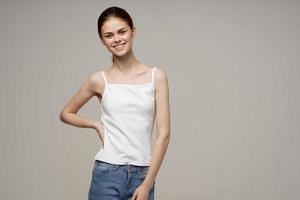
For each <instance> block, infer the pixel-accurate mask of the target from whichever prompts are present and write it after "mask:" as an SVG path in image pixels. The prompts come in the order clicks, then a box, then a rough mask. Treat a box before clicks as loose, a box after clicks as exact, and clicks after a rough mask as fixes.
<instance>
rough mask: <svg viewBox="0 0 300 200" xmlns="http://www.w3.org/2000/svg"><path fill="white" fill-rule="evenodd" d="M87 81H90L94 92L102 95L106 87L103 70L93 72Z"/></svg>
mask: <svg viewBox="0 0 300 200" xmlns="http://www.w3.org/2000/svg"><path fill="white" fill-rule="evenodd" d="M87 82H89V85H90V87H91V89H92V90H93V92H94V93H96V94H97V95H100V96H102V93H103V89H104V79H103V76H102V74H101V71H96V72H93V73H91V74H90V75H89V76H88V78H87Z"/></svg>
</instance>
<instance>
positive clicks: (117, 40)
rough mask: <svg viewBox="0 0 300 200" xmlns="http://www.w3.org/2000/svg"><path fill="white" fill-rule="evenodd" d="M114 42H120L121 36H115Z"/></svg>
mask: <svg viewBox="0 0 300 200" xmlns="http://www.w3.org/2000/svg"><path fill="white" fill-rule="evenodd" d="M114 41H115V42H116V43H117V42H119V41H120V36H119V35H118V34H116V35H115V37H114Z"/></svg>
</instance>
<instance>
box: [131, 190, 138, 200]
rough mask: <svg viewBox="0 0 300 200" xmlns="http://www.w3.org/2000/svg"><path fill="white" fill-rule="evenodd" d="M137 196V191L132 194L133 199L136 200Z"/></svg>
mask: <svg viewBox="0 0 300 200" xmlns="http://www.w3.org/2000/svg"><path fill="white" fill-rule="evenodd" d="M136 197H137V192H136V191H135V192H134V193H133V195H132V198H131V200H136Z"/></svg>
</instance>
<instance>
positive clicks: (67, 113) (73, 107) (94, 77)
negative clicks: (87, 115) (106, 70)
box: [59, 72, 102, 140]
mask: <svg viewBox="0 0 300 200" xmlns="http://www.w3.org/2000/svg"><path fill="white" fill-rule="evenodd" d="M97 73H98V72H96V73H94V74H91V75H90V76H89V77H88V78H87V79H86V80H85V82H84V83H83V84H82V85H81V87H80V89H79V91H78V92H77V93H76V94H75V95H74V96H73V97H72V98H71V100H70V101H69V102H68V103H67V104H66V105H65V106H64V108H63V109H62V111H61V112H60V115H59V117H60V120H61V121H62V122H64V123H66V124H70V125H73V126H76V127H81V128H95V129H96V128H97V127H99V124H98V123H99V122H97V121H93V120H89V119H84V118H81V117H79V116H78V115H77V112H78V111H79V109H80V108H81V107H82V106H83V105H85V104H86V103H87V102H88V100H90V99H91V98H92V97H93V96H97V95H99V92H98V91H97V87H99V85H100V81H99V78H98V77H99V74H97ZM100 139H101V140H102V138H101V136H100Z"/></svg>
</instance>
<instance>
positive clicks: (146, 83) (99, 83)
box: [60, 7, 170, 200]
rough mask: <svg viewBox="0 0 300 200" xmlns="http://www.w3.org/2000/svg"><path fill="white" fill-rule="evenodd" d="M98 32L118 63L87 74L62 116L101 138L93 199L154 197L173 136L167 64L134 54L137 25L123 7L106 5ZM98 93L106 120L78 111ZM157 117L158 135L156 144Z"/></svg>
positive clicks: (91, 198)
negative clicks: (144, 60) (147, 61)
mask: <svg viewBox="0 0 300 200" xmlns="http://www.w3.org/2000/svg"><path fill="white" fill-rule="evenodd" d="M98 33H99V37H100V40H101V43H102V44H103V45H104V46H105V47H106V48H107V49H108V50H109V51H110V52H111V53H112V57H113V64H112V66H111V67H109V68H108V69H106V70H104V69H103V70H100V71H97V72H94V73H93V74H91V75H90V76H89V77H88V78H87V80H86V81H85V82H84V83H83V85H82V86H81V87H80V90H79V91H78V92H77V93H76V95H75V96H74V97H73V98H72V99H71V100H70V101H69V102H68V103H67V104H66V105H65V107H64V108H63V110H62V111H61V114H60V119H61V120H62V121H63V122H65V123H68V124H71V125H73V126H77V127H86V128H92V129H94V130H96V132H97V134H98V136H99V138H100V140H101V142H102V145H103V148H100V150H99V151H98V152H97V154H96V155H95V157H94V158H95V164H94V168H93V172H92V179H91V184H90V189H89V193H88V199H89V200H96V199H115V200H119V199H133V200H137V199H138V200H153V199H154V187H155V177H156V175H157V174H158V170H159V168H160V166H161V163H162V161H163V158H164V156H165V153H166V150H167V147H168V144H169V140H170V109H169V86H168V79H167V76H166V74H165V72H164V71H163V70H162V69H160V68H159V67H149V66H146V65H144V64H142V63H141V62H140V61H139V60H138V59H137V58H136V57H135V55H134V53H133V50H132V46H133V39H134V37H135V34H136V28H135V27H134V26H133V22H132V19H131V17H130V16H129V14H128V13H127V12H126V11H125V10H124V9H122V8H119V7H109V8H107V9H106V10H104V11H103V12H102V13H101V15H100V17H99V19H98ZM104 94H105V95H104ZM93 96H97V97H98V98H99V99H100V98H101V101H100V104H101V111H102V114H101V121H93V120H88V119H84V118H81V117H79V116H78V115H77V112H78V111H79V109H80V108H81V107H82V106H83V105H84V104H86V103H87V102H88V100H89V99H91V98H92V97H93ZM155 119H156V125H157V137H156V142H155V144H154V147H152V146H151V138H152V133H153V126H154V122H155Z"/></svg>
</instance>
